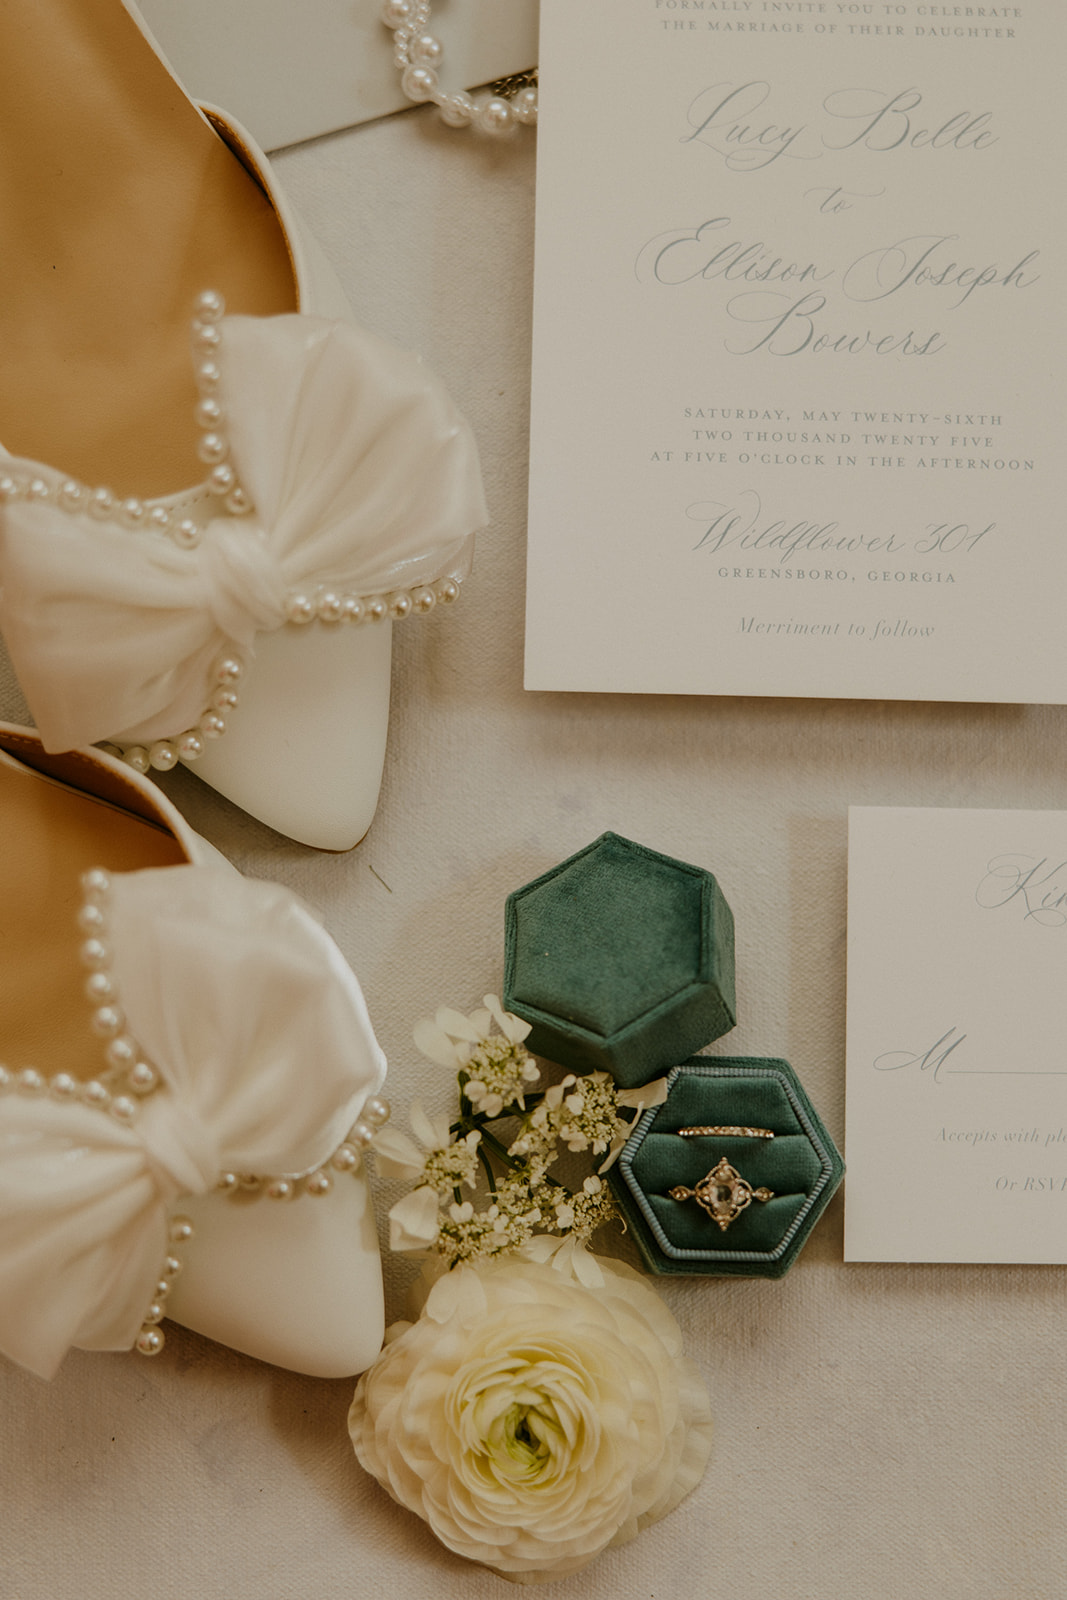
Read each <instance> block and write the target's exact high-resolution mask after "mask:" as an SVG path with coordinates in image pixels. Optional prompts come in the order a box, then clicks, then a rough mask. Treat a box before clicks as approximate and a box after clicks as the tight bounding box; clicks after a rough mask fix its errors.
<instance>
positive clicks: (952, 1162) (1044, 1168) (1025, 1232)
mask: <svg viewBox="0 0 1067 1600" xmlns="http://www.w3.org/2000/svg"><path fill="white" fill-rule="evenodd" d="M1065 975H1067V812H1061V811H951V810H943V811H942V810H892V809H882V808H877V807H871V808H868V807H860V808H857V809H853V810H851V811H850V812H849V863H848V1042H847V1068H846V1072H847V1083H846V1088H847V1109H846V1131H845V1157H846V1160H847V1162H848V1183H847V1190H846V1195H845V1259H846V1260H847V1261H983V1262H998V1261H999V1262H1007V1261H1013V1262H1067V1047H1065V1043H1064V1027H1063V999H1064V992H1065Z"/></svg>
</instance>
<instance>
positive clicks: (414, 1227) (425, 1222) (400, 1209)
mask: <svg viewBox="0 0 1067 1600" xmlns="http://www.w3.org/2000/svg"><path fill="white" fill-rule="evenodd" d="M439 1232H440V1218H439V1215H438V1208H437V1196H436V1194H435V1193H434V1191H433V1190H432V1189H430V1188H427V1186H426V1185H425V1184H424V1185H423V1186H422V1187H421V1188H420V1189H412V1191H411V1193H410V1194H406V1195H405V1196H404V1198H403V1200H398V1201H397V1203H396V1205H395V1206H393V1207H392V1208H391V1210H390V1212H389V1248H390V1250H425V1248H426V1246H427V1245H430V1244H433V1242H434V1240H435V1239H436V1238H437V1235H438V1233H439Z"/></svg>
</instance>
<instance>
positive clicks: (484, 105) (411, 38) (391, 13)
mask: <svg viewBox="0 0 1067 1600" xmlns="http://www.w3.org/2000/svg"><path fill="white" fill-rule="evenodd" d="M382 21H383V22H384V23H385V26H386V27H387V28H391V29H392V30H393V36H394V45H393V60H394V62H395V63H396V67H397V70H398V71H399V73H400V87H401V88H402V89H403V91H404V93H405V94H406V95H407V97H408V99H409V100H413V101H414V102H415V103H416V104H417V105H418V104H422V103H424V102H426V101H428V100H432V101H433V103H434V105H435V106H436V107H437V109H438V111H439V112H440V113H441V121H442V122H445V123H447V124H448V126H449V127H450V128H466V127H467V126H469V125H470V124H472V123H473V125H474V127H476V128H477V129H479V131H480V132H482V133H488V134H493V135H494V136H496V137H498V138H499V137H500V136H501V135H502V134H508V133H512V132H513V131H514V129H515V126H516V124H517V123H520V122H521V123H525V124H526V125H527V126H528V127H533V126H534V124H535V123H536V122H537V87H536V85H535V84H533V83H530V82H524V83H523V85H522V87H520V88H517V89H516V90H515V92H514V93H513V94H511V95H510V96H509V95H505V94H502V93H501V94H491V95H489V97H488V98H487V99H484V100H479V101H475V100H474V98H473V97H472V96H471V95H469V94H468V93H467V91H466V90H465V89H459V90H457V91H456V92H455V93H451V92H449V91H448V90H445V89H442V88H441V87H440V85H439V83H438V79H437V67H438V65H439V64H440V61H441V58H442V56H443V55H444V47H443V45H442V44H441V41H440V39H438V38H437V37H436V35H434V34H432V33H431V32H430V31H429V29H430V0H385V3H384V5H383V6H382ZM524 76H525V75H524Z"/></svg>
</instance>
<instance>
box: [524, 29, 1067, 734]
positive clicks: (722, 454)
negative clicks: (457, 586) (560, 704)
mask: <svg viewBox="0 0 1067 1600" xmlns="http://www.w3.org/2000/svg"><path fill="white" fill-rule="evenodd" d="M1065 60H1067V5H1064V4H1063V0H1020V3H1019V4H1015V5H999V4H994V5H982V6H974V5H967V6H960V5H930V4H927V3H925V0H922V3H919V0H894V3H888V0H542V4H541V118H540V126H539V131H538V144H539V149H538V204H537V245H536V267H535V308H534V380H533V402H532V440H531V485H530V519H529V564H528V610H527V676H526V683H527V687H529V688H533V689H573V690H607V691H620V690H621V691H641V692H668V693H673V692H677V693H704V694H745V695H818V696H845V697H857V698H868V697H876V698H883V697H892V698H902V699H928V700H941V699H951V700H1000V701H1045V702H1055V703H1062V702H1065V701H1067V649H1065V647H1064V640H1063V633H1062V628H1061V625H1060V617H1059V612H1060V607H1061V597H1062V595H1063V594H1064V593H1065V592H1067V538H1065V537H1064V499H1065V494H1064V491H1065V488H1067V453H1065V451H1064V448H1063V443H1062V438H1061V435H1062V426H1063V412H1064V404H1063V398H1064V381H1063V374H1064V370H1065V357H1067V350H1065V337H1067V317H1065V316H1064V314H1063V308H1062V305H1061V296H1062V293H1063V285H1064V282H1065V279H1064V260H1065V255H1064V249H1063V245H1064V233H1065V221H1064V218H1065V208H1064V206H1063V205H1062V203H1061V202H1062V193H1061V191H1062V178H1061V165H1062V163H1061V161H1060V157H1059V154H1058V152H1059V150H1060V147H1061V141H1062V129H1061V96H1060V80H1061V77H1062V70H1063V63H1064V61H1065Z"/></svg>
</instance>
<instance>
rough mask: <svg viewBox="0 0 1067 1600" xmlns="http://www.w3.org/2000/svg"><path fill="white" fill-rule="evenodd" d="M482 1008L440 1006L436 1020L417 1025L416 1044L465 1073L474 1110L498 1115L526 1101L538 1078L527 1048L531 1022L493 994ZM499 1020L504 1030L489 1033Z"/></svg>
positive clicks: (466, 1090)
mask: <svg viewBox="0 0 1067 1600" xmlns="http://www.w3.org/2000/svg"><path fill="white" fill-rule="evenodd" d="M484 1006H485V1009H484V1010H480V1011H474V1012H472V1013H471V1015H470V1016H469V1017H466V1016H464V1015H463V1013H462V1012H461V1011H453V1010H452V1009H451V1008H450V1007H448V1006H441V1007H440V1009H439V1010H438V1011H437V1012H436V1014H435V1016H434V1019H433V1021H432V1022H431V1021H429V1020H424V1021H422V1022H418V1023H416V1025H415V1043H416V1045H417V1046H418V1048H419V1049H420V1050H421V1051H422V1053H423V1055H425V1056H429V1058H430V1060H431V1061H436V1062H437V1064H438V1066H442V1067H450V1068H451V1070H452V1071H453V1072H458V1073H462V1074H463V1075H464V1077H465V1082H464V1085H463V1092H464V1094H465V1095H466V1097H467V1099H468V1100H469V1101H470V1103H471V1105H472V1106H473V1107H474V1109H475V1110H476V1111H481V1112H484V1113H485V1115H486V1116H488V1117H498V1116H499V1115H500V1113H501V1112H502V1111H503V1109H504V1107H505V1106H513V1105H517V1106H518V1107H519V1108H520V1110H521V1109H522V1108H523V1106H524V1104H525V1102H524V1099H523V1094H524V1090H525V1087H526V1086H527V1085H529V1084H531V1083H536V1082H537V1079H538V1077H539V1076H540V1074H539V1072H538V1069H537V1067H536V1066H535V1065H534V1063H533V1061H531V1059H530V1056H529V1054H528V1053H527V1051H526V1049H525V1048H524V1046H523V1042H522V1041H523V1040H524V1039H525V1038H526V1035H527V1034H528V1033H529V1031H530V1024H529V1023H528V1022H524V1021H523V1020H522V1018H521V1017H516V1016H514V1015H513V1014H512V1012H510V1011H505V1010H504V1008H503V1007H502V1005H501V1004H500V1001H499V1000H498V999H497V997H496V995H495V994H487V995H486V996H485V1001H484ZM494 1022H495V1023H496V1025H497V1027H498V1029H499V1030H500V1034H499V1035H496V1034H493V1033H491V1031H490V1030H491V1028H492V1025H493V1023H494Z"/></svg>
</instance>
